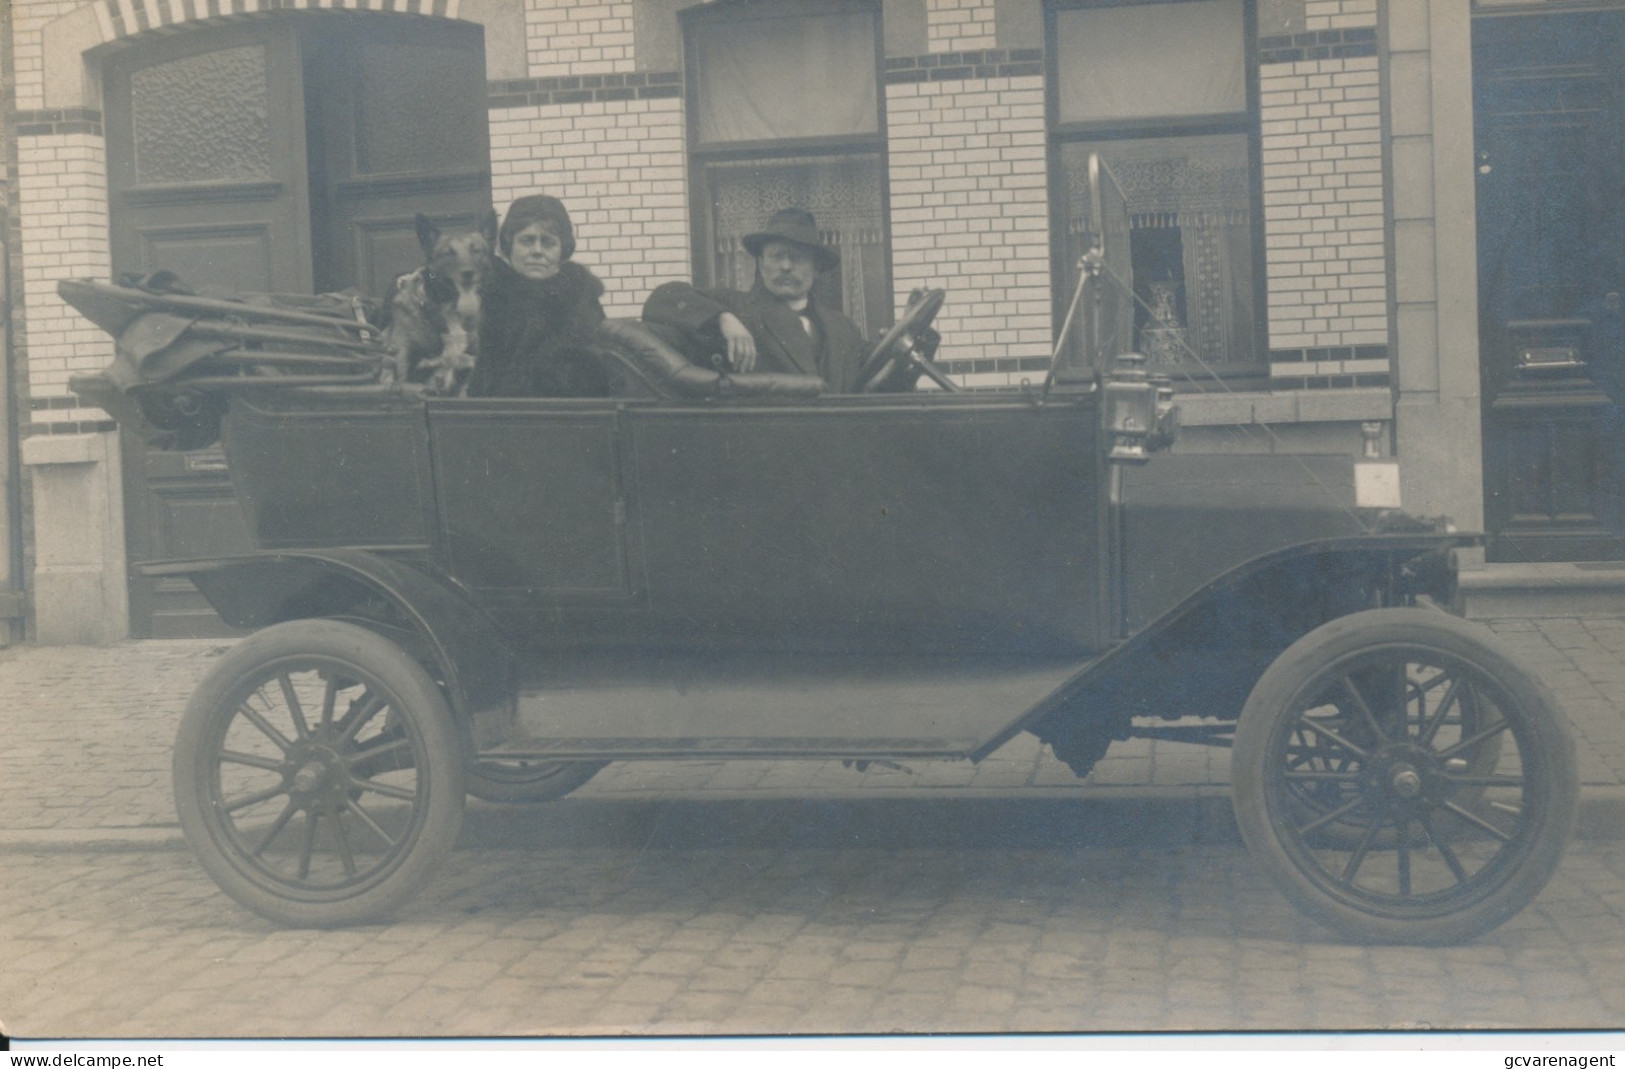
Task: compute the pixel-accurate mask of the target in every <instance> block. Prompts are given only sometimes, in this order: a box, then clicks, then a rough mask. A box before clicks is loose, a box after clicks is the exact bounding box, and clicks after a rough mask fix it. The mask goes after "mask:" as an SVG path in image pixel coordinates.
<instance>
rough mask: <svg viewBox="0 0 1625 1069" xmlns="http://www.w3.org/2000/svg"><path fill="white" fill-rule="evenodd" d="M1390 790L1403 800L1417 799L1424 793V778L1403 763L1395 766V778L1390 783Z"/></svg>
mask: <svg viewBox="0 0 1625 1069" xmlns="http://www.w3.org/2000/svg"><path fill="white" fill-rule="evenodd" d="M1388 785H1389V788H1390V789H1391V790H1392V791H1393V792H1394V793H1395V794H1397V795H1399V796H1400V797H1401V798H1415V797H1416V796H1417V795H1418V794H1421V793H1422V777H1421V775H1419V774H1418V773H1417V771H1416V769H1414V768H1412V767H1411V766H1410V765H1407V764H1404V763H1401V764H1398V765H1395V766H1394V769H1393V776H1392V778H1391V779H1390V780H1389V781H1388Z"/></svg>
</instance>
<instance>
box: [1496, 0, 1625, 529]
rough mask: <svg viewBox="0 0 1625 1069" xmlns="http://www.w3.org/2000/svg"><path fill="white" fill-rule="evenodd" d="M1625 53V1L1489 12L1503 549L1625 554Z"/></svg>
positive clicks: (1499, 499)
mask: <svg viewBox="0 0 1625 1069" xmlns="http://www.w3.org/2000/svg"><path fill="white" fill-rule="evenodd" d="M1621 55H1625V10H1611V11H1596V10H1591V11H1575V12H1568V13H1558V14H1546V15H1539V16H1530V15H1525V16H1508V17H1498V18H1480V19H1478V20H1477V21H1476V22H1475V23H1474V32H1473V70H1474V78H1473V81H1474V98H1475V99H1474V106H1475V116H1476V130H1475V136H1476V149H1477V154H1478V260H1479V314H1480V345H1481V352H1480V360H1481V368H1482V371H1483V400H1484V460H1485V463H1484V478H1485V511H1486V521H1487V526H1488V528H1489V534H1490V544H1489V556H1490V559H1491V560H1496V561H1580V560H1618V559H1625V414H1622V412H1621V409H1620V407H1619V405H1618V404H1617V403H1616V402H1617V401H1618V400H1619V399H1618V398H1617V397H1616V398H1613V399H1611V398H1610V397H1609V394H1608V392H1607V391H1606V390H1605V389H1604V386H1605V385H1606V384H1608V383H1609V382H1610V375H1611V372H1610V371H1609V370H1608V369H1609V367H1610V366H1611V364H1612V363H1613V362H1617V361H1619V360H1621V359H1622V358H1625V354H1622V353H1621V352H1619V347H1620V344H1621V338H1625V332H1622V331H1621V329H1620V326H1621V322H1622V320H1625V298H1622V295H1625V241H1622V239H1625V157H1622V154H1621V147H1622V143H1625V141H1622V131H1621V126H1622V124H1625V72H1622V68H1621V65H1620V62H1619V57H1620V56H1621Z"/></svg>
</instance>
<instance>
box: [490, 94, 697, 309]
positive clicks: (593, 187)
mask: <svg viewBox="0 0 1625 1069" xmlns="http://www.w3.org/2000/svg"><path fill="white" fill-rule="evenodd" d="M683 161H684V149H683V112H682V101H681V100H680V99H677V98H671V99H660V100H628V101H610V102H605V103H583V104H558V105H552V106H549V107H545V108H544V107H526V108H503V109H500V110H497V111H493V112H491V170H492V176H491V183H492V191H491V194H492V199H493V201H494V202H495V205H496V209H497V211H498V212H503V211H506V210H507V206H508V205H509V204H510V203H512V202H513V200H514V198H516V197H520V196H523V195H524V194H526V193H551V194H553V195H555V196H557V197H559V198H560V199H561V200H563V201H564V203H565V207H567V208H568V209H569V210H570V220H571V222H572V224H573V225H574V227H575V233H576V254H575V258H576V259H577V260H578V261H580V262H581V263H582V264H583V265H585V266H587V267H589V268H591V269H592V271H593V273H594V274H596V275H597V276H598V277H599V278H600V279H602V280H603V282H604V286H605V288H606V290H607V291H608V292H607V293H606V295H605V298H604V310H605V311H606V312H607V313H608V314H609V315H611V316H635V315H637V314H638V312H639V310H640V309H641V308H642V305H643V299H644V298H645V297H647V296H648V294H649V290H650V289H651V288H653V287H654V286H655V285H658V284H659V283H661V282H668V281H671V280H672V279H687V278H688V277H689V275H690V269H691V263H692V261H691V260H690V258H689V226H688V187H687V180H686V179H687V171H686V169H685V167H684V162H683Z"/></svg>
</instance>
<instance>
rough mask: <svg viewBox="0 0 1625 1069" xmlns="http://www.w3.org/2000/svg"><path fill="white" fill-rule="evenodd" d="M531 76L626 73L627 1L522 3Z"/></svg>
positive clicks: (630, 66)
mask: <svg viewBox="0 0 1625 1069" xmlns="http://www.w3.org/2000/svg"><path fill="white" fill-rule="evenodd" d="M525 40H526V50H527V52H528V53H529V57H530V75H531V77H533V78H546V77H552V76H555V75H579V74H627V73H630V72H631V71H632V70H633V62H632V3H631V0H596V2H593V0H587V2H583V0H525Z"/></svg>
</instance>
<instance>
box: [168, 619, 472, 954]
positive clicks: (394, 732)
mask: <svg viewBox="0 0 1625 1069" xmlns="http://www.w3.org/2000/svg"><path fill="white" fill-rule="evenodd" d="M462 755H463V748H462V746H461V743H460V740H459V737H458V734H457V730H456V727H455V725H454V723H453V722H452V716H451V711H450V710H449V708H448V707H447V705H446V701H445V699H444V697H443V696H442V695H441V693H440V689H439V688H438V687H437V686H436V685H435V683H434V680H433V679H431V678H430V677H429V674H428V673H427V672H426V671H425V670H424V669H423V667H422V666H421V665H419V664H418V663H417V662H416V661H414V660H413V659H412V658H411V657H410V656H409V655H408V654H406V653H405V652H404V651H403V650H401V648H400V647H398V646H396V645H395V644H394V643H392V642H390V641H389V640H388V639H385V638H383V637H381V636H379V635H378V634H376V633H374V632H372V631H368V630H367V629H365V628H363V627H358V626H356V625H355V624H351V623H344V622H341V621H336V620H296V621H292V622H289V623H284V624H278V625H276V626H274V627H269V628H266V629H265V630H263V631H260V632H258V633H257V634H254V635H252V636H250V637H249V638H247V639H245V640H244V641H243V642H241V643H239V644H238V645H237V646H236V647H235V648H234V649H232V650H231V651H230V652H229V653H228V654H226V656H225V657H223V658H221V661H220V663H219V664H218V665H216V666H215V668H214V669H213V670H212V671H211V672H210V673H209V674H208V676H207V677H205V679H204V680H203V682H202V683H201V684H200V685H199V686H198V689H197V691H196V693H194V694H193V696H192V699H191V701H190V703H189V704H188V705H187V709H186V713H185V715H184V717H183V718H182V721H181V729H180V733H179V736H178V737H177V739H176V743H175V758H174V778H175V800H176V806H177V809H178V811H179V815H180V822H181V827H182V828H183V829H184V830H185V832H186V837H187V840H188V842H189V843H190V844H191V846H192V849H193V852H194V853H196V855H197V857H198V860H199V862H201V864H202V865H203V867H204V869H205V870H207V871H208V873H209V875H210V876H211V877H213V878H214V880H215V882H216V883H217V884H219V885H220V887H221V889H222V890H224V891H225V892H226V893H227V894H229V895H231V896H232V897H233V898H235V899H236V900H237V901H238V902H241V903H242V904H243V905H245V906H247V907H248V908H249V909H252V910H253V911H255V912H256V913H259V914H260V915H261V916H264V917H267V918H269V919H271V920H274V921H277V922H279V923H282V924H288V925H294V926H299V927H328V926H334V925H344V924H357V923H362V922H365V921H373V920H380V919H384V918H386V917H388V916H389V915H390V914H391V913H392V912H393V911H394V910H395V909H397V908H398V907H399V906H400V905H401V904H402V903H403V902H405V901H406V899H407V898H409V897H410V896H411V895H412V894H413V893H414V892H415V891H416V890H417V888H418V887H419V886H420V885H421V884H422V882H423V880H424V879H426V878H427V877H428V875H429V873H430V872H431V871H433V869H434V868H435V867H436V866H437V865H438V864H439V863H440V862H441V861H443V860H444V859H445V857H446V855H447V854H448V853H449V852H450V851H451V848H452V846H453V844H454V843H455V842H456V839H457V834H458V831H459V829H460V828H461V825H462V817H463V791H464V785H463V761H462Z"/></svg>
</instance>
